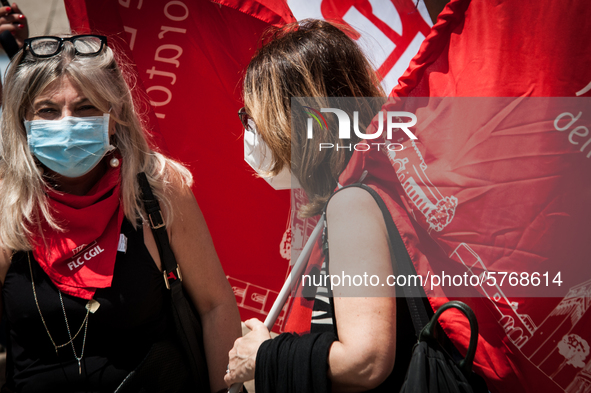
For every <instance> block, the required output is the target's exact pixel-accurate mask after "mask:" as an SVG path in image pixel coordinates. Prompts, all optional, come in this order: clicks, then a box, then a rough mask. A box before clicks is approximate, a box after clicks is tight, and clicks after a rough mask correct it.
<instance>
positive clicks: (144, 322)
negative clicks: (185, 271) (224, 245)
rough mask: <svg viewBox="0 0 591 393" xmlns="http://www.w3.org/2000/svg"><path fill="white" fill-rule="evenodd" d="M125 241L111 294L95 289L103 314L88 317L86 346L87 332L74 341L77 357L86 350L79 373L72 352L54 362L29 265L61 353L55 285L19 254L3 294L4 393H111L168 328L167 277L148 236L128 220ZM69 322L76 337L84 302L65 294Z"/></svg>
mask: <svg viewBox="0 0 591 393" xmlns="http://www.w3.org/2000/svg"><path fill="white" fill-rule="evenodd" d="M121 233H122V234H123V235H125V236H126V237H127V250H126V252H117V259H116V262H115V271H114V275H113V282H112V286H111V287H110V288H104V289H98V290H97V291H96V293H95V296H94V299H95V300H97V301H98V302H99V303H100V307H99V309H98V310H97V311H96V313H94V314H90V315H89V319H88V330H87V332H86V342H85V343H83V341H84V328H83V329H82V331H81V332H80V333H79V334H78V336H77V337H76V339H75V340H74V347H75V351H76V354H77V356H78V357H80V355H81V351H82V348H83V347H84V356H83V358H82V360H81V373H79V368H78V361H77V360H76V359H75V357H74V352H73V349H72V346H71V345H66V346H64V347H63V348H60V349H58V351H57V354H56V351H55V349H54V346H53V344H52V343H51V341H50V338H49V336H48V334H47V331H46V329H45V327H44V326H43V323H42V320H41V317H40V315H39V310H38V309H37V306H36V305H35V300H34V297H33V290H32V287H31V275H30V273H29V261H28V257H29V258H30V261H31V267H32V270H33V279H34V283H35V289H36V292H37V299H38V302H39V309H40V310H41V313H42V315H43V318H44V319H45V322H46V324H47V329H48V330H49V333H51V336H52V337H53V339H54V341H55V343H56V344H57V345H60V344H63V343H66V342H68V340H69V336H68V331H67V328H66V323H65V319H64V312H63V310H62V305H61V303H60V298H59V293H58V290H57V288H56V287H55V285H54V284H53V283H52V282H51V280H50V279H49V277H48V276H47V275H46V274H45V272H44V271H43V269H41V267H40V266H39V264H38V263H37V262H36V261H35V259H34V258H33V255H32V253H28V254H29V255H28V256H27V253H25V252H19V253H17V254H15V255H14V257H13V258H12V263H11V266H10V268H9V270H8V273H7V275H6V280H5V282H4V286H3V288H2V300H3V306H4V308H3V309H4V317H5V318H7V321H8V332H9V337H8V359H7V383H6V385H5V388H4V390H3V391H16V392H49V391H56V392H58V391H59V392H112V391H113V390H114V389H115V388H116V387H117V386H118V385H119V384H120V383H121V381H122V380H123V379H124V378H125V376H126V375H127V374H129V372H130V371H132V370H133V369H134V368H135V367H136V366H137V365H138V363H139V362H140V361H141V360H142V358H143V357H144V356H145V355H146V353H147V352H148V349H149V348H150V346H151V345H152V343H154V342H155V341H158V340H160V339H161V338H162V337H163V336H164V334H165V333H166V332H167V329H168V328H169V326H168V325H169V321H168V317H167V313H166V310H165V308H164V307H163V306H164V299H165V291H166V288H165V286H164V282H163V278H162V273H161V272H160V271H159V270H158V267H157V266H156V264H155V263H154V260H153V259H152V257H151V255H150V254H149V252H148V250H147V249H146V247H145V245H144V237H143V229H142V228H141V227H140V228H139V230H138V231H136V230H135V228H133V226H132V225H131V223H130V222H129V221H127V220H124V221H123V224H122V227H121ZM62 297H63V305H64V307H65V311H66V315H67V320H68V323H69V326H70V331H71V334H72V335H75V334H76V332H77V331H78V329H79V328H80V326H81V325H82V322H83V320H84V317H85V315H86V309H85V305H86V303H87V302H86V300H83V299H79V298H76V297H72V296H68V295H65V294H62Z"/></svg>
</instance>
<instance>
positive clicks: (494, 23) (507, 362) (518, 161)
mask: <svg viewBox="0 0 591 393" xmlns="http://www.w3.org/2000/svg"><path fill="white" fill-rule="evenodd" d="M590 17H591V8H589V6H588V4H587V3H586V2H585V1H569V2H563V3H557V2H551V1H544V2H533V1H520V2H515V1H513V2H510V1H501V2H488V1H470V0H455V1H453V0H452V1H451V2H450V3H449V4H448V5H447V7H446V8H445V10H444V11H443V12H442V14H441V15H440V16H439V20H438V23H437V24H436V25H435V26H434V28H433V31H432V32H431V34H430V35H429V36H428V37H427V38H426V40H425V42H424V43H423V45H422V47H421V49H420V51H419V53H418V55H417V56H416V57H415V58H414V59H413V61H412V62H411V65H410V67H409V68H408V70H407V71H406V73H405V75H404V76H403V77H402V78H401V80H400V85H399V86H398V87H397V88H395V89H394V90H393V91H392V96H394V97H428V96H430V97H521V98H519V99H515V98H508V99H504V100H500V99H492V98H491V99H490V100H489V101H482V100H483V99H480V101H478V102H481V103H486V105H491V106H492V104H493V103H495V104H496V105H498V108H497V110H496V111H491V112H489V113H488V116H489V118H487V119H483V118H479V119H475V118H474V116H472V115H473V113H474V111H476V110H477V109H474V108H472V112H470V111H468V110H464V111H461V110H457V108H458V107H457V106H456V107H454V108H455V110H451V106H442V105H440V103H441V102H443V101H441V100H440V101H436V100H435V101H434V100H432V101H431V104H430V105H429V106H428V107H424V108H422V109H421V110H422V111H423V115H425V116H429V115H430V116H433V118H434V119H436V121H433V122H432V124H431V125H430V126H429V127H424V128H419V129H417V133H416V135H417V137H418V138H419V139H418V142H417V143H416V144H414V143H410V142H409V143H407V146H408V147H409V149H406V150H404V151H403V152H400V153H396V154H394V155H392V154H389V157H388V158H389V160H390V164H391V170H390V172H389V174H388V175H385V174H384V172H382V175H384V176H385V177H384V178H383V179H378V180H375V182H376V185H377V186H378V187H381V189H388V187H391V185H392V181H393V177H395V178H397V179H398V182H397V185H396V191H392V190H390V191H389V192H386V195H395V194H400V195H401V199H400V200H396V198H393V197H392V196H390V204H391V208H392V211H393V212H394V215H395V221H396V223H397V225H399V226H400V228H401V229H402V231H403V232H404V237H405V243H407V245H408V249H409V253H410V255H411V256H412V257H413V262H415V265H416V267H417V270H418V271H419V272H421V271H422V272H423V273H426V272H427V271H431V272H432V271H437V270H441V268H442V266H447V268H449V269H452V268H454V267H455V268H457V267H458V266H460V267H463V268H464V269H468V270H470V269H476V271H477V272H483V271H489V272H496V271H509V272H522V271H529V272H530V273H531V269H532V268H534V267H535V266H538V268H539V270H540V271H539V272H540V273H542V274H543V273H544V269H547V268H550V269H554V270H555V271H556V270H562V271H563V273H564V274H565V275H567V276H569V277H568V279H569V280H570V281H565V280H563V282H565V284H567V283H568V282H572V280H576V279H578V280H579V283H578V284H577V285H572V286H569V287H567V288H563V289H562V290H563V295H562V296H561V297H560V298H539V297H538V298H533V297H519V296H505V295H503V292H502V291H497V290H496V289H494V290H492V291H489V292H488V293H487V294H486V297H484V298H473V299H468V301H467V302H469V304H470V305H471V306H472V307H473V308H474V309H475V311H476V313H477V316H478V319H479V323H480V338H479V344H478V345H479V349H478V352H477V355H476V359H475V367H476V368H477V369H478V370H479V372H480V373H483V374H484V375H486V377H487V380H488V382H489V388H490V389H491V391H503V392H506V391H516V392H517V391H520V392H521V391H524V390H525V391H531V392H538V391H544V392H554V391H557V392H558V391H566V392H580V391H587V390H588V388H589V375H591V356H590V355H591V353H590V352H591V351H590V349H589V342H591V334H590V332H591V329H590V328H591V313H590V312H589V311H588V309H589V299H590V298H591V280H588V278H589V275H590V273H591V272H590V270H589V268H588V255H589V253H590V252H591V249H590V246H589V243H590V242H589V235H588V234H589V226H588V225H589V220H590V217H591V208H590V207H589V203H588V195H589V193H590V192H591V183H590V182H589V180H588V179H589V177H588V172H589V170H590V169H591V165H590V163H591V161H589V160H590V158H589V157H590V156H591V155H590V154H589V148H588V145H587V144H586V143H587V141H588V140H589V133H588V132H587V130H588V127H589V113H587V112H589V111H587V110H586V108H588V103H587V101H583V102H581V100H580V99H579V101H576V100H575V101H564V99H563V101H548V99H540V98H531V97H580V96H586V97H588V96H590V90H591V67H590V66H589V65H590V64H591V55H589V53H588V51H586V50H585V49H584V48H588V47H589V46H590V45H591V25H590V24H589V23H588V20H589V18H590ZM522 98H525V99H522ZM446 100H449V98H446ZM464 100H465V101H460V102H464V104H463V105H464V108H468V107H469V106H470V105H469V103H468V102H469V101H470V100H472V101H473V102H474V101H476V100H478V99H470V100H467V101H466V99H464ZM534 100H538V101H534ZM554 100H556V99H554ZM571 100H572V99H571ZM434 102H435V104H433V103H434ZM457 102H458V100H456V103H457ZM535 102H537V103H539V104H540V105H539V106H538V107H537V108H536V107H532V106H531V104H532V103H535ZM557 102H558V103H559V105H562V104H563V103H566V104H568V105H571V104H572V105H571V108H572V109H571V110H572V111H573V114H570V112H569V111H568V110H567V109H564V110H561V111H557V112H556V111H555V110H556V107H557V106H556V105H555V103H557ZM573 102H574V104H573ZM499 103H503V104H499ZM472 105H473V104H472ZM528 105H529V106H528ZM559 105H558V106H559ZM523 108H526V109H527V110H525V111H522V112H516V113H521V116H522V118H521V119H515V118H513V119H511V121H510V122H509V121H508V120H507V119H509V118H510V112H511V111H513V110H515V111H519V110H520V109H523ZM489 109H492V108H489ZM503 111H505V112H503ZM579 112H580V116H579V117H577V113H579ZM493 115H496V116H497V120H498V121H497V123H496V124H494V126H493V125H492V120H493V119H492V117H494V116H493ZM575 118H576V119H575ZM485 120H486V121H485ZM519 120H520V121H519ZM466 123H470V124H472V125H473V127H472V128H468V127H464V126H465V124H466ZM518 123H520V124H518ZM442 124H445V125H446V126H440V125H442ZM449 125H452V126H449ZM487 127H488V128H487ZM467 130H469V131H467ZM411 145H412V146H411ZM394 156H395V157H394ZM359 160H360V161H359V168H355V169H352V172H351V173H349V174H348V176H350V177H351V179H353V178H355V176H356V175H354V174H353V172H354V171H359V170H360V167H362V166H364V165H365V166H366V165H370V164H369V162H371V160H374V161H375V160H378V161H379V160H384V155H382V156H375V155H374V156H372V158H371V159H370V158H363V159H361V158H360V159H359ZM363 160H365V162H364V163H363V164H362V163H361V161H363ZM380 165H384V167H387V166H388V165H387V164H385V163H384V162H383V161H381V164H380ZM353 166H354V165H353ZM403 166H404V168H403ZM392 169H393V172H392ZM378 172H379V171H378ZM344 176H345V175H344ZM379 176H381V175H378V177H379ZM345 177H346V176H345ZM409 213H410V214H411V215H410V216H409ZM410 217H412V219H411V218H410ZM433 240H434V241H435V243H433ZM442 251H443V253H442ZM477 274H478V273H477ZM577 275H578V277H576V276H577ZM555 279H556V276H555V275H554V274H552V276H550V277H549V281H550V282H549V284H550V286H551V285H553V282H552V281H553V280H555ZM558 279H559V280H562V279H561V278H560V277H559V278H558ZM544 284H545V285H546V286H548V283H547V282H543V283H542V285H544ZM505 285H506V284H505ZM554 285H557V284H556V283H554ZM548 287H549V286H548ZM440 295H441V293H440ZM550 295H551V294H550ZM524 296H527V295H524ZM446 300H447V299H446V298H445V296H444V297H439V298H435V297H433V298H431V303H432V305H433V306H434V308H437V307H439V306H440V305H441V304H442V303H443V302H445V301H446ZM464 300H466V299H464ZM442 326H443V327H444V329H445V330H446V332H447V333H448V335H449V336H450V338H451V339H452V340H453V341H454V342H455V343H456V344H457V346H458V347H460V348H463V349H464V350H465V348H466V347H467V343H468V336H467V333H466V332H467V331H468V329H467V323H466V322H465V320H464V319H463V318H462V317H460V316H458V315H454V314H450V315H447V316H446V315H445V314H444V318H443V322H442Z"/></svg>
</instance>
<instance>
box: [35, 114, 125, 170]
mask: <svg viewBox="0 0 591 393" xmlns="http://www.w3.org/2000/svg"><path fill="white" fill-rule="evenodd" d="M25 128H26V129H27V139H28V143H29V149H30V150H31V153H33V154H34V155H35V157H37V159H38V160H39V161H41V162H42V163H43V164H44V165H45V166H46V167H47V168H49V169H51V170H52V171H54V172H56V173H59V174H60V175H62V176H65V177H80V176H82V175H85V174H87V173H88V172H90V171H91V170H92V169H93V168H94V167H95V166H96V165H97V164H98V163H99V162H100V160H101V159H102V158H103V157H104V156H105V154H106V153H107V152H108V151H111V150H113V149H115V147H114V146H111V144H110V143H109V114H108V113H105V114H104V115H103V116H92V117H71V116H67V117H64V118H63V119H61V120H31V121H26V120H25Z"/></svg>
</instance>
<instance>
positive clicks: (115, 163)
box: [109, 157, 121, 168]
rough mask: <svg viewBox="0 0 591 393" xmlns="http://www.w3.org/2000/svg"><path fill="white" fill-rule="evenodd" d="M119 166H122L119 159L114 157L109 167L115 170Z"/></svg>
mask: <svg viewBox="0 0 591 393" xmlns="http://www.w3.org/2000/svg"><path fill="white" fill-rule="evenodd" d="M119 164H121V162H120V161H119V159H118V158H117V157H113V158H111V161H109V165H111V166H112V167H113V168H117V167H118V166H119Z"/></svg>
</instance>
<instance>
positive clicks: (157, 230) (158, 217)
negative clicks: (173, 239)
mask: <svg viewBox="0 0 591 393" xmlns="http://www.w3.org/2000/svg"><path fill="white" fill-rule="evenodd" d="M137 180H138V183H139V185H140V188H141V190H142V200H143V201H144V208H145V209H146V213H147V214H148V218H149V220H150V228H151V229H152V233H153V234H154V240H155V241H156V246H157V247H158V254H159V255H160V259H161V262H162V275H163V276H164V283H165V285H166V288H167V289H170V288H171V286H172V285H180V284H181V281H182V280H183V276H182V275H181V269H180V268H179V265H178V264H177V262H176V258H175V256H174V253H173V252H172V248H170V242H169V240H168V233H167V232H166V225H165V224H164V219H163V218H162V211H161V210H160V204H159V203H158V200H157V199H156V197H155V196H154V193H153V192H152V187H150V183H149V182H148V178H147V177H146V174H145V173H144V172H141V173H138V175H137Z"/></svg>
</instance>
